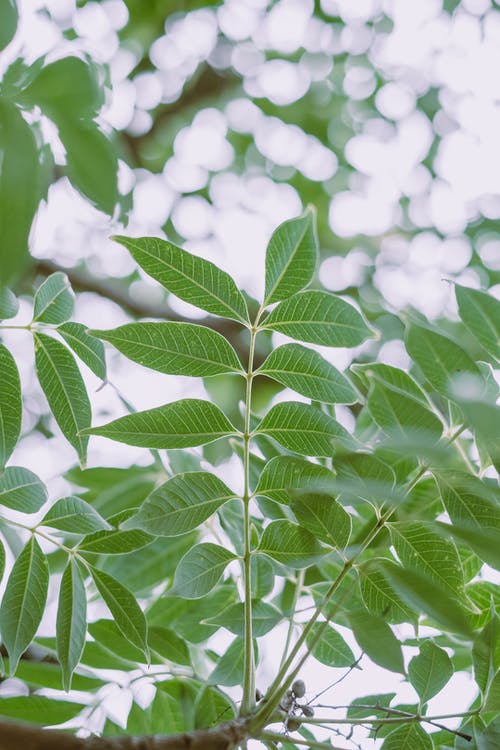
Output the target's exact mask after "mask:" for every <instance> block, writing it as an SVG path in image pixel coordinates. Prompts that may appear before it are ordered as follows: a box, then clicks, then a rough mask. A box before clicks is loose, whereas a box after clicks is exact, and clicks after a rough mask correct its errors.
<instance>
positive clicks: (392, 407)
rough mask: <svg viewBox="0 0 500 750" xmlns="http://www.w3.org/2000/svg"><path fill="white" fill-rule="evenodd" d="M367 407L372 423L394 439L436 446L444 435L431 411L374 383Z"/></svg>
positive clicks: (439, 423)
mask: <svg viewBox="0 0 500 750" xmlns="http://www.w3.org/2000/svg"><path fill="white" fill-rule="evenodd" d="M367 405H368V411H369V412H370V414H371V416H372V417H373V419H374V421H375V422H376V423H377V424H378V426H379V427H380V428H381V429H382V430H383V431H384V432H385V433H386V435H388V436H389V437H390V438H392V439H393V440H397V441H401V442H403V443H404V442H405V441H411V440H414V441H416V442H418V441H422V442H430V443H435V442H437V440H439V438H440V437H441V434H442V432H443V425H442V423H441V420H440V419H439V417H437V416H436V414H434V413H433V412H432V411H430V409H428V408H427V407H425V406H423V405H422V404H421V403H420V402H419V401H416V400H415V399H413V398H410V397H408V396H405V395H403V394H402V393H399V392H397V391H395V390H393V389H392V388H389V387H386V386H384V385H382V384H381V383H378V382H377V381H375V382H374V383H373V384H372V386H371V388H370V393H369V395H368V401H367Z"/></svg>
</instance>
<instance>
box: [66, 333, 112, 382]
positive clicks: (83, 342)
mask: <svg viewBox="0 0 500 750" xmlns="http://www.w3.org/2000/svg"><path fill="white" fill-rule="evenodd" d="M57 332H58V333H60V334H61V336H62V337H63V339H64V340H65V342H66V343H67V344H68V346H70V347H71V348H72V349H73V351H74V352H75V354H76V356H77V357H79V359H81V361H82V362H83V363H84V364H85V365H87V367H89V368H90V369H91V370H92V372H93V373H94V375H97V377H98V378H101V380H104V379H105V378H106V358H105V356H104V344H103V343H102V342H101V341H99V339H96V338H95V337H94V336H91V335H90V334H89V333H88V331H87V328H86V326H84V325H83V324H82V323H63V325H62V326H58V328H57Z"/></svg>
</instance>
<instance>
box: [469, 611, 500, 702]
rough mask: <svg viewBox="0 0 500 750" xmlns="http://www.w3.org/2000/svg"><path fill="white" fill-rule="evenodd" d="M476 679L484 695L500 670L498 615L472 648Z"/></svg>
mask: <svg viewBox="0 0 500 750" xmlns="http://www.w3.org/2000/svg"><path fill="white" fill-rule="evenodd" d="M472 663H473V665H474V677H475V678H476V682H477V684H478V686H479V689H480V690H481V692H482V693H483V694H484V693H485V692H486V690H487V688H488V685H489V684H490V682H491V680H492V679H493V675H494V674H495V673H496V672H497V670H498V669H499V668H500V619H499V618H498V615H497V614H496V613H494V614H493V616H492V618H491V620H490V621H489V622H487V623H486V625H485V626H484V628H483V629H482V630H481V632H480V633H479V634H478V635H477V636H476V638H475V639H474V643H473V646H472Z"/></svg>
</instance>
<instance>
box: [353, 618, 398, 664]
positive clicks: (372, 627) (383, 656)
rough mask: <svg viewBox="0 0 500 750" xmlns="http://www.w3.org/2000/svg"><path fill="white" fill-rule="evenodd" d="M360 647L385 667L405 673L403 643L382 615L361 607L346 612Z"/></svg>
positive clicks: (376, 662)
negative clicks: (379, 615)
mask: <svg viewBox="0 0 500 750" xmlns="http://www.w3.org/2000/svg"><path fill="white" fill-rule="evenodd" d="M346 614H347V618H348V620H349V625H350V627H351V629H352V632H353V633H354V637H355V638H356V640H357V642H358V644H359V646H360V648H361V649H362V650H363V651H364V652H365V653H366V654H367V656H369V658H370V659H371V660H372V661H374V662H375V664H379V665H380V666H381V667H384V669H389V670H391V672H400V673H401V674H405V667H404V662H403V653H402V650H401V644H400V642H399V641H398V639H397V638H396V636H395V635H394V633H393V632H392V630H391V628H390V627H389V625H388V624H387V623H386V622H384V620H383V619H382V617H378V616H377V615H373V614H372V613H371V612H368V610H365V609H360V610H354V611H349V612H347V613H346Z"/></svg>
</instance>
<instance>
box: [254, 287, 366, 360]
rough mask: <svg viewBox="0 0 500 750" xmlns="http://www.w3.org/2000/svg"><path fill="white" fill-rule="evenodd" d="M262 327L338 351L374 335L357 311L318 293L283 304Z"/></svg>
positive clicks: (329, 296) (300, 293)
mask: <svg viewBox="0 0 500 750" xmlns="http://www.w3.org/2000/svg"><path fill="white" fill-rule="evenodd" d="M260 327H261V328H266V329H268V330H271V331H277V332H278V333H284V334H285V335H286V336H290V337H291V338H292V339H298V340H299V341H308V342H309V343H311V344H320V345H322V346H335V347H336V346H341V347H353V346H358V344H362V343H363V341H365V340H366V339H367V338H373V337H374V335H375V332H374V330H373V329H372V328H370V326H369V325H368V324H367V323H366V321H365V319H364V318H363V316H362V315H361V314H360V313H359V312H358V311H357V310H356V308H355V307H353V306H352V305H350V304H349V303H348V302H345V301H344V300H343V299H341V298H340V297H336V296H335V295H334V294H329V293H328V292H322V291H316V290H314V291H310V292H299V293H298V294H294V295H293V297H290V298H289V299H287V300H285V301H284V302H281V303H280V304H279V305H278V306H277V307H275V308H274V310H273V311H272V312H271V313H270V315H269V316H268V317H267V318H266V319H265V320H264V321H263V323H261V325H260Z"/></svg>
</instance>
